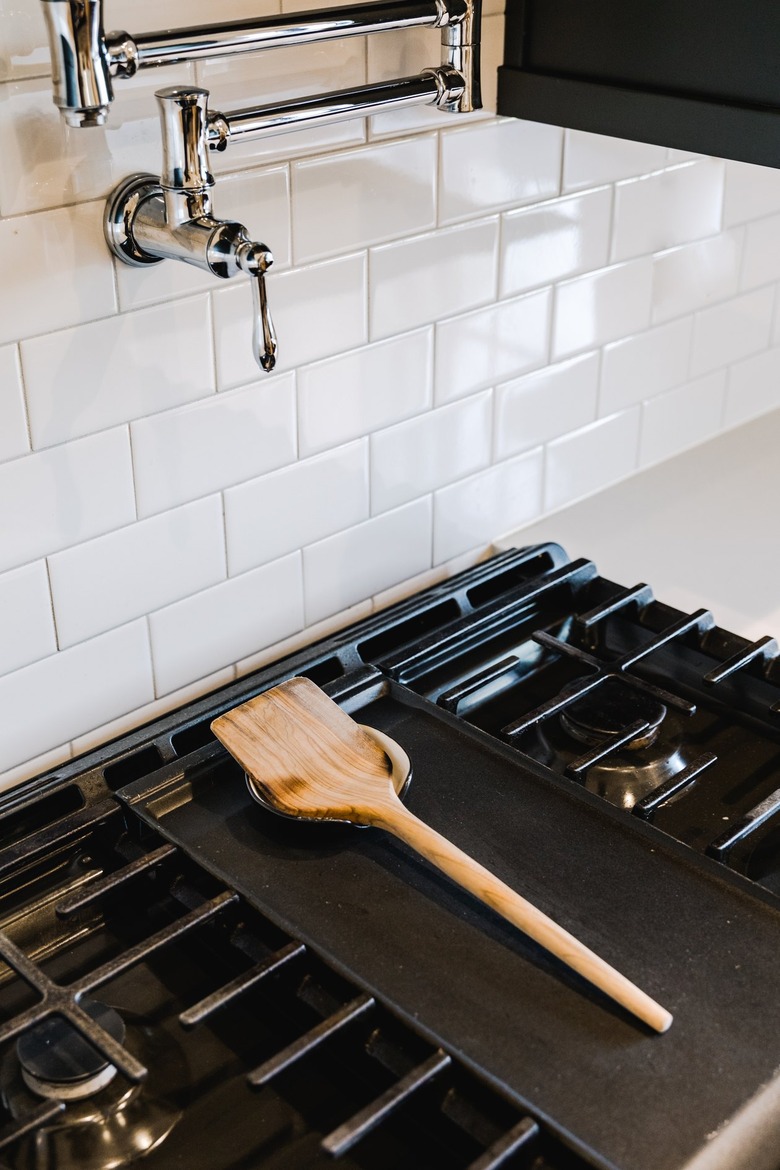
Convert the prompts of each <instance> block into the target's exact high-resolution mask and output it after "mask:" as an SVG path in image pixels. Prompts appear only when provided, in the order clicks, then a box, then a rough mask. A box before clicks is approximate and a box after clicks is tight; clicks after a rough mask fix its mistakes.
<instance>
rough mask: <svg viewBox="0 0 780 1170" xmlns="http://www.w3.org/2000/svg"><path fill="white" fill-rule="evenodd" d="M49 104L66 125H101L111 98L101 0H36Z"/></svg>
mask: <svg viewBox="0 0 780 1170" xmlns="http://www.w3.org/2000/svg"><path fill="white" fill-rule="evenodd" d="M42 3H43V14H44V17H45V19H46V31H47V33H48V36H49V45H50V48H51V65H52V84H53V87H54V104H55V105H57V106H59V108H60V110H61V111H62V115H63V117H64V119H65V121H66V122H67V124H68V125H69V126H102V125H103V124H104V122H105V120H106V116H107V114H108V108H109V105H110V103H111V102H112V101H113V100H114V91H113V89H112V86H111V75H110V65H109V60H108V50H107V48H106V43H105V38H104V36H103V21H102V0H42Z"/></svg>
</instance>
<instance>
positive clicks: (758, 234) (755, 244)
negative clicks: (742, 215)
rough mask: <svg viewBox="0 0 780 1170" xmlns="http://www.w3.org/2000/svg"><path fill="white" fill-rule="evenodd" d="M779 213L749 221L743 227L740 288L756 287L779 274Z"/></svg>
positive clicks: (767, 282)
mask: <svg viewBox="0 0 780 1170" xmlns="http://www.w3.org/2000/svg"><path fill="white" fill-rule="evenodd" d="M778 257H780V215H772V216H769V217H768V218H767V219H760V220H758V221H757V222H756V223H749V224H748V225H747V228H746V229H745V251H744V255H743V258H742V276H741V278H740V282H739V287H740V288H741V289H748V288H757V287H758V286H759V285H762V284H769V283H770V282H772V281H775V280H777V277H778V275H780V265H778Z"/></svg>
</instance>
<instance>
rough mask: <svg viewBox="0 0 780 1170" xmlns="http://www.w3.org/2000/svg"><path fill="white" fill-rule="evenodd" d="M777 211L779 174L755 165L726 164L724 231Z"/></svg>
mask: <svg viewBox="0 0 780 1170" xmlns="http://www.w3.org/2000/svg"><path fill="white" fill-rule="evenodd" d="M775 211H780V171H778V170H776V169H775V168H774V167H759V166H756V165H755V164H754V163H743V162H732V161H729V162H727V163H726V190H725V196H724V203H723V222H724V225H725V226H726V227H731V226H732V225H733V224H735V223H744V222H745V221H746V220H749V219H758V218H759V217H760V216H762V215H771V214H772V213H773V212H775Z"/></svg>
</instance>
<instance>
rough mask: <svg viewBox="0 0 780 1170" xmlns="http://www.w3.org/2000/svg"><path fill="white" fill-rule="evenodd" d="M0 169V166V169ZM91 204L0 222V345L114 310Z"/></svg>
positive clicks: (110, 276)
mask: <svg viewBox="0 0 780 1170" xmlns="http://www.w3.org/2000/svg"><path fill="white" fill-rule="evenodd" d="M1 170H2V168H0V171H1ZM101 214H102V208H101V207H100V206H99V205H98V204H96V203H90V204H87V205H86V206H82V207H64V208H62V209H61V210H58V211H47V212H42V213H41V214H39V215H25V216H20V217H18V218H14V219H6V220H0V265H1V266H2V270H3V272H4V273H6V274H7V275H9V274H13V278H12V279H5V280H3V281H2V282H0V342H3V341H16V340H18V339H19V338H22V337H30V336H32V335H33V334H36V333H48V332H49V331H50V330H52V329H62V328H63V327H65V326H67V325H76V324H79V323H80V322H82V321H91V320H93V319H94V318H96V317H105V316H107V315H108V314H110V313H113V312H114V311H115V309H116V296H115V293H114V274H113V269H112V266H111V257H110V255H109V253H108V249H107V248H106V244H105V240H104V239H103V229H102V224H101Z"/></svg>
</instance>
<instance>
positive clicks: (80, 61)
mask: <svg viewBox="0 0 780 1170" xmlns="http://www.w3.org/2000/svg"><path fill="white" fill-rule="evenodd" d="M42 6H43V12H44V15H45V17H46V25H47V29H48V34H49V43H50V46H51V57H52V76H53V83H54V85H53V89H54V101H55V103H56V105H57V106H58V107H59V109H60V111H61V113H62V116H63V118H64V119H65V121H66V123H67V124H68V125H69V126H73V127H79V126H102V125H103V124H104V123H105V121H106V118H107V116H108V112H109V109H110V105H111V102H112V101H113V97H114V94H113V84H112V83H113V82H114V81H115V80H122V79H125V80H127V79H129V78H132V77H134V76H135V75H136V73H137V72H138V71H139V70H140V69H149V68H154V67H156V66H161V65H176V64H184V63H185V62H189V61H206V60H210V59H212V58H218V57H231V56H235V55H238V54H243V53H249V52H257V51H260V50H268V49H273V48H281V47H283V46H291V45H305V44H314V43H317V44H319V43H320V42H321V41H327V40H335V39H337V38H340V37H351V36H366V35H368V34H372V33H381V32H392V31H397V30H399V29H404V28H436V29H439V30H440V33H441V56H440V63H439V64H438V65H435V66H433V67H432V68H429V69H423V70H422V71H421V72H420V73H417V74H414V75H412V76H410V77H400V78H396V79H394V80H391V81H381V82H376V83H371V84H368V85H358V86H352V87H349V88H347V89H339V90H333V91H331V92H328V93H322V94H315V95H312V96H306V97H303V98H290V99H285V100H283V101H274V102H271V103H268V104H264V105H256V106H250V107H247V108H245V109H239V110H232V111H227V112H224V113H223V112H220V111H217V110H215V111H211V112H210V111H209V109H208V97H209V95H208V91H207V90H205V89H200V88H197V87H192V86H191V87H187V86H178V87H173V88H169V89H162V90H160V91H159V92H158V93H157V101H158V103H159V107H160V114H161V118H162V131H163V166H162V174H161V175H160V176H159V178H158V177H157V176H155V175H149V174H141V175H131V176H130V177H129V178H128V179H125V180H124V182H122V183H120V185H119V186H118V187H117V188H116V189H115V190H114V191H113V192H112V194H111V195H110V196H109V199H108V203H107V205H106V213H105V234H106V240H107V241H108V246H109V247H110V249H111V251H112V252H113V253H114V255H115V256H117V257H118V258H119V259H120V260H122V261H123V262H124V263H125V264H136V265H139V266H143V265H147V264H157V263H159V261H160V260H182V261H184V263H185V264H195V265H196V266H197V267H199V268H203V269H205V270H207V271H209V272H212V273H214V275H215V276H220V277H223V278H229V277H231V276H235V275H236V274H237V273H238V272H244V273H246V274H247V275H248V276H249V277H250V278H251V286H252V297H253V305H254V318H255V326H254V351H255V357H256V358H257V361H258V363H259V365H260V366H262V368H263V369H264V370H271V369H273V367H274V365H275V363H276V337H275V335H274V329H273V324H272V323H271V317H270V314H269V311H268V298H267V295H266V287H265V273H266V272H267V270H268V268H270V266H271V264H272V263H273V257H272V255H271V253H270V251H269V250H268V248H266V246H265V244H260V243H256V242H255V241H253V240H252V239H251V238H250V237H249V235H248V233H247V231H246V228H244V227H243V225H242V224H240V223H230V222H226V221H223V220H219V219H216V218H215V216H214V215H213V213H212V207H211V188H212V187H213V186H214V179H213V177H212V175H211V173H210V171H209V166H208V152H209V150H218V151H221V150H225V149H226V147H227V146H228V144H229V143H230V142H240V141H242V140H244V139H252V138H264V137H269V136H271V135H273V134H282V133H285V132H286V131H288V130H300V129H303V128H305V127H314V126H320V125H325V124H330V123H333V122H341V121H344V120H345V119H348V118H366V117H370V116H371V115H373V114H377V113H379V112H381V111H384V110H398V109H404V108H406V107H411V106H418V105H427V106H436V107H437V108H438V109H440V110H442V111H446V112H447V113H452V114H467V113H470V112H471V111H472V110H478V109H480V107H481V105H482V100H481V95H480V59H479V41H480V20H481V0H369V2H366V0H357V2H355V3H352V4H350V3H348V4H346V5H345V4H343V3H339V4H337V5H336V6H335V7H331V8H324V9H320V10H313V11H307V12H298V11H296V12H288V13H277V14H274V15H272V16H267V15H266V16H257V17H248V18H246V19H245V20H233V21H223V22H218V23H215V24H208V25H201V26H193V27H187V28H167V29H162V30H160V31H158V32H148V33H140V34H135V35H133V34H131V33H127V32H123V31H119V32H109V33H106V32H105V31H104V28H103V0H42Z"/></svg>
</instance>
